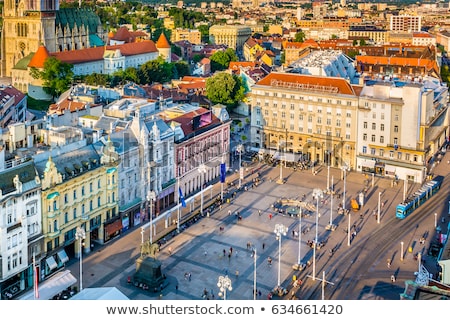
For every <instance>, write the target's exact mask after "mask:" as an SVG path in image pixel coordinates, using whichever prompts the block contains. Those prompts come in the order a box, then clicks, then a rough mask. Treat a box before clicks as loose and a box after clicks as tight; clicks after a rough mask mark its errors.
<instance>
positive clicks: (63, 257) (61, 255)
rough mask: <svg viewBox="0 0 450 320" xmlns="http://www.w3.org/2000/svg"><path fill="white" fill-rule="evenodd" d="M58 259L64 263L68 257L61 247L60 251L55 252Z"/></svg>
mask: <svg viewBox="0 0 450 320" xmlns="http://www.w3.org/2000/svg"><path fill="white" fill-rule="evenodd" d="M57 255H58V258H59V260H61V262H62V263H66V262H67V261H69V257H68V256H67V253H66V251H65V250H64V249H62V250H61V251H58V253H57Z"/></svg>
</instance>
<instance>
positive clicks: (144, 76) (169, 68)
mask: <svg viewBox="0 0 450 320" xmlns="http://www.w3.org/2000/svg"><path fill="white" fill-rule="evenodd" d="M172 74H173V65H172V64H171V63H168V62H166V61H165V60H164V59H163V58H162V57H158V58H157V59H155V60H151V61H147V62H146V63H144V64H143V65H142V66H141V67H140V68H139V70H138V78H139V82H138V83H139V84H149V83H153V82H159V83H166V82H168V81H170V79H172Z"/></svg>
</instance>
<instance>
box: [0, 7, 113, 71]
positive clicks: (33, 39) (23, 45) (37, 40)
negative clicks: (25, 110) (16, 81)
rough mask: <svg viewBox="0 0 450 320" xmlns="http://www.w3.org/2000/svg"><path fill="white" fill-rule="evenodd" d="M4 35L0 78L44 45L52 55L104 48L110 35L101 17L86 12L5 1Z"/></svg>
mask: <svg viewBox="0 0 450 320" xmlns="http://www.w3.org/2000/svg"><path fill="white" fill-rule="evenodd" d="M2 18H3V24H2V32H1V51H2V56H1V63H2V65H1V75H2V76H4V77H11V76H12V74H11V73H12V69H13V68H14V66H15V65H16V64H17V63H18V62H19V61H20V60H21V59H23V58H25V57H27V56H29V55H30V54H33V53H35V52H36V51H37V50H38V48H39V46H41V45H44V46H45V47H46V48H47V50H48V51H49V52H51V53H52V52H62V51H71V50H78V49H83V48H90V47H99V46H100V47H101V46H103V45H104V42H105V40H106V37H107V34H106V32H105V31H104V30H103V28H102V25H101V21H100V19H99V17H98V16H97V15H96V14H95V13H94V12H93V11H92V10H90V9H86V8H64V9H60V8H59V1H58V0H49V1H14V0H5V5H4V8H3V15H2Z"/></svg>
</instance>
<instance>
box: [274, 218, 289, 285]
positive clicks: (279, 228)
mask: <svg viewBox="0 0 450 320" xmlns="http://www.w3.org/2000/svg"><path fill="white" fill-rule="evenodd" d="M287 231H288V227H286V226H285V225H284V224H278V223H277V224H276V225H275V230H274V231H273V232H275V234H276V236H277V240H278V282H277V285H278V287H279V286H280V284H281V236H286V233H287Z"/></svg>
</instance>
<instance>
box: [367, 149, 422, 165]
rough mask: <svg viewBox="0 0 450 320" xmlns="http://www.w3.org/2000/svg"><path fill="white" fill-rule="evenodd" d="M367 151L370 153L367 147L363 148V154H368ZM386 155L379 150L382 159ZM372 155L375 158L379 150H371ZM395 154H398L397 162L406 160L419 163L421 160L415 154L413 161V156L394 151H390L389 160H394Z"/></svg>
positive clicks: (382, 150)
mask: <svg viewBox="0 0 450 320" xmlns="http://www.w3.org/2000/svg"><path fill="white" fill-rule="evenodd" d="M367 151H368V148H367V147H366V146H363V147H362V153H364V154H368V152H367ZM384 153H385V152H384V149H378V155H379V156H380V157H384ZM370 154H371V155H374V156H375V155H376V154H377V149H376V148H371V149H370ZM395 154H397V160H405V161H413V162H417V161H418V160H419V156H417V155H416V154H413V155H412V159H411V154H409V153H403V152H395V151H393V150H390V151H389V159H394V157H395Z"/></svg>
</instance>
